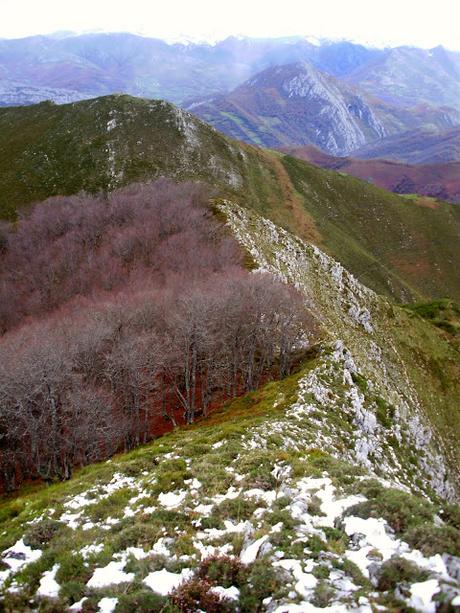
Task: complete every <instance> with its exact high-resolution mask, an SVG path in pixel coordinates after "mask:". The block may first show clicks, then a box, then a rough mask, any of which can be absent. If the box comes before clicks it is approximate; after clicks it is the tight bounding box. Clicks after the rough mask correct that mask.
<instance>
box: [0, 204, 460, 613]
mask: <svg viewBox="0 0 460 613" xmlns="http://www.w3.org/2000/svg"><path fill="white" fill-rule="evenodd" d="M216 206H217V208H218V210H219V212H220V214H221V215H223V216H225V218H226V219H227V221H228V224H229V227H230V228H231V229H232V231H233V232H234V233H235V236H236V237H237V238H238V239H239V240H240V241H241V243H242V244H243V245H244V246H245V247H246V248H247V249H248V250H249V253H250V255H251V257H252V259H253V261H254V263H255V264H257V265H258V266H259V267H261V268H263V269H265V270H267V269H268V270H270V271H271V272H272V273H274V274H276V275H278V276H281V277H282V278H283V279H284V280H285V281H286V282H289V283H296V284H297V285H298V286H299V287H300V288H301V290H302V291H304V292H305V297H306V299H307V301H308V302H309V303H310V304H311V306H314V308H315V312H317V313H318V315H319V317H320V319H321V325H322V327H323V332H324V340H323V342H322V344H321V345H320V346H319V347H317V351H316V353H314V354H312V356H311V357H310V359H308V360H307V361H306V362H305V363H304V364H303V365H302V367H301V368H300V370H299V372H298V373H297V374H296V375H294V376H292V377H290V378H288V379H285V380H284V381H282V382H278V383H271V384H269V385H267V386H266V387H264V388H262V389H261V390H259V391H258V392H255V393H253V394H250V395H248V396H245V397H243V398H241V399H238V400H236V401H234V402H233V403H232V404H230V405H229V406H228V407H226V408H225V409H224V410H223V411H220V412H217V413H214V414H213V416H212V417H211V418H210V419H209V420H207V421H205V422H203V423H201V424H197V425H195V426H193V427H189V428H187V429H183V430H180V431H177V432H175V433H173V434H171V435H167V436H165V437H163V438H161V439H159V440H158V441H156V442H155V443H154V444H152V445H149V446H146V447H144V448H141V449H138V450H137V451H135V452H133V453H131V454H129V455H125V456H121V457H116V458H114V459H113V460H112V461H110V462H108V463H105V464H102V465H96V466H94V467H90V468H87V469H85V470H83V471H81V473H80V474H79V475H78V476H77V477H76V478H75V479H73V480H72V481H70V482H68V483H65V484H59V485H55V486H53V487H51V488H48V489H42V490H38V491H35V492H33V493H32V494H31V495H30V494H29V495H24V496H22V497H19V498H17V499H14V500H10V501H5V502H4V503H3V504H2V505H1V507H0V521H1V527H2V534H1V536H0V550H1V552H2V554H1V560H2V570H1V571H0V584H1V587H0V589H1V590H2V598H3V600H4V604H5V606H6V607H7V608H8V607H9V608H10V609H13V610H15V611H22V610H27V609H28V608H30V607H32V608H38V607H41V608H42V609H43V610H54V609H57V610H83V611H90V610H92V609H94V608H95V607H96V606H98V605H99V607H100V608H103V607H107V608H109V607H110V610H115V612H116V613H121V612H123V611H128V610H133V609H134V610H139V611H143V610H145V611H155V610H158V611H160V610H162V611H190V610H192V611H194V610H207V611H211V610H216V611H236V610H242V611H268V612H270V613H275V612H276V613H282V612H286V611H293V612H299V613H300V612H301V611H302V612H305V611H312V612H313V611H321V610H325V609H324V607H330V608H329V610H331V611H332V610H333V611H336V612H338V613H339V612H340V613H342V612H343V613H345V612H346V611H354V610H356V611H360V612H361V613H371V611H373V610H375V608H378V607H382V608H383V609H384V610H394V609H398V608H401V607H404V606H406V607H412V608H414V609H415V610H421V611H422V610H423V611H434V610H435V607H436V602H443V603H444V606H449V603H451V606H452V607H455V606H456V605H457V603H458V601H459V596H460V583H459V582H458V575H457V573H458V557H455V556H458V555H459V554H460V526H459V524H458V507H456V506H454V505H452V504H450V505H449V504H446V502H445V500H443V499H444V498H446V497H447V498H451V499H455V498H456V497H457V496H458V494H459V492H458V490H456V487H457V486H456V484H455V481H456V477H457V472H456V471H458V466H459V462H458V459H459V458H458V446H456V445H453V444H452V443H453V442H454V440H455V437H456V436H457V437H458V432H459V426H460V424H459V413H458V396H456V395H458V393H459V387H458V377H457V379H456V378H455V377H453V378H452V381H451V385H450V387H449V389H448V390H445V391H444V395H443V396H442V394H443V392H441V393H440V390H439V389H438V384H437V383H436V379H435V377H433V376H432V375H430V374H429V373H430V372H431V373H432V372H434V371H433V370H432V365H431V367H430V370H429V371H428V374H427V371H426V365H425V364H424V357H425V356H426V355H427V354H425V353H424V352H428V353H430V351H431V349H432V348H433V347H432V345H435V346H436V348H437V349H436V353H435V354H433V355H432V356H431V357H432V359H434V360H436V361H437V363H438V366H439V367H442V366H445V365H448V368H449V371H448V372H449V376H450V375H452V374H454V369H455V368H458V365H459V357H458V353H457V354H455V352H454V350H453V349H452V348H451V347H450V346H449V345H448V344H447V343H445V341H443V339H442V337H440V336H439V335H438V332H437V330H436V329H435V328H434V327H432V326H431V324H429V323H427V322H424V321H423V320H422V319H420V318H419V317H417V316H413V317H411V316H410V315H409V314H408V313H406V311H404V310H402V309H399V308H395V307H392V306H391V305H390V304H389V303H388V302H387V301H385V300H382V299H380V298H378V297H377V296H376V295H375V294H374V293H373V292H372V291H370V290H368V289H367V288H365V287H363V286H362V285H360V284H359V283H358V282H357V281H356V279H354V278H353V277H352V276H351V275H350V274H349V273H348V272H347V271H346V270H344V269H343V267H342V266H341V265H340V264H339V263H338V262H335V261H333V260H332V259H330V258H329V257H328V256H327V255H326V254H324V253H323V252H321V251H320V250H319V249H317V248H316V247H314V246H312V245H308V244H306V243H304V242H303V241H301V240H299V239H298V238H296V237H294V236H293V235H290V234H289V233H287V232H285V231H284V230H282V229H281V228H277V227H276V226H274V225H273V224H272V223H271V222H269V221H268V220H266V219H263V218H261V217H259V216H258V215H256V214H255V213H251V212H250V211H248V210H247V209H244V208H242V207H240V206H238V205H236V204H234V203H231V202H229V201H226V202H220V203H219V204H216ZM420 342H422V343H423V346H419V343H420ZM414 349H417V353H416V354H415V355H416V359H415V360H414ZM446 374H447V372H446ZM419 376H423V383H422V384H420V383H421V382H420V381H419V380H418V378H419ZM431 396H433V397H434V398H435V400H436V404H435V405H433V406H432V405H431V404H430V402H427V400H432V399H433V398H431ZM441 396H442V397H441ZM451 401H452V402H453V404H449V403H450V402H451ZM455 409H456V410H455ZM422 494H424V495H422ZM69 539H71V540H72V546H73V551H72V554H69V552H68V543H69ZM181 584H182V585H181ZM69 607H72V608H71V609H69ZM326 610H328V609H326Z"/></svg>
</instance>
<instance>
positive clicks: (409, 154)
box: [352, 127, 460, 164]
mask: <svg viewBox="0 0 460 613" xmlns="http://www.w3.org/2000/svg"><path fill="white" fill-rule="evenodd" d="M352 155H353V156H354V157H358V158H364V159H372V158H385V159H386V160H395V161H400V162H405V163H407V164H443V163H445V162H452V161H460V128H458V127H457V128H452V129H449V130H444V131H441V132H439V131H438V130H433V129H428V128H420V129H418V130H410V131H408V132H404V133H403V134H397V135H395V136H388V137H386V138H384V139H382V140H381V141H379V142H376V143H372V144H370V145H366V146H365V147H362V148H361V149H358V150H357V151H353V152H352Z"/></svg>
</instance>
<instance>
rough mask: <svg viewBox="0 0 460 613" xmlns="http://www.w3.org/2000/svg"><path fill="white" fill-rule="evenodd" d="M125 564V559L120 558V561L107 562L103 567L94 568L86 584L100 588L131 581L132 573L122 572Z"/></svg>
mask: <svg viewBox="0 0 460 613" xmlns="http://www.w3.org/2000/svg"><path fill="white" fill-rule="evenodd" d="M125 565H126V561H125V560H122V561H121V562H109V564H107V566H104V567H103V568H96V570H95V571H94V573H93V576H92V577H91V579H90V580H89V581H88V583H87V586H88V587H94V588H101V587H107V586H108V585H118V584H119V583H129V582H131V581H132V580H133V579H134V573H125V572H123V569H124V567H125Z"/></svg>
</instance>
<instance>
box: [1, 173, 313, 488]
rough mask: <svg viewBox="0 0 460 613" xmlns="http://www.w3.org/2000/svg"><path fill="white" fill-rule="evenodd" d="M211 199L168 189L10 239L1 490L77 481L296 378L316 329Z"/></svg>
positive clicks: (70, 204) (94, 200)
mask: <svg viewBox="0 0 460 613" xmlns="http://www.w3.org/2000/svg"><path fill="white" fill-rule="evenodd" d="M209 198H210V194H209V192H208V191H207V189H206V188H205V187H203V186H201V185H197V184H192V183H188V184H181V185H176V184H174V183H172V182H170V181H166V180H161V181H158V182H156V183H153V184H149V185H132V186H130V187H128V188H124V189H122V190H119V191H117V192H115V193H113V194H112V195H110V196H109V197H108V198H105V197H90V196H85V195H80V196H72V197H59V198H53V199H50V200H48V201H46V202H43V203H41V204H37V205H35V206H34V207H33V208H32V209H29V211H28V213H26V214H24V216H23V217H22V218H21V219H20V220H19V222H18V223H17V224H16V225H15V226H8V225H4V226H3V227H2V228H1V237H0V240H1V243H0V245H1V250H2V258H1V270H0V325H1V329H2V333H3V335H2V337H1V338H0V455H1V470H2V474H1V481H2V487H3V488H4V489H6V490H12V489H15V488H16V487H18V485H19V484H20V483H21V482H22V481H23V480H25V479H33V478H43V479H47V480H52V479H57V478H60V479H65V478H68V477H70V475H71V472H72V469H73V467H75V466H81V465H84V464H87V463H90V462H94V461H96V460H99V459H103V458H107V457H108V456H110V455H111V454H113V453H114V452H115V451H117V450H125V449H130V448H133V447H134V446H136V445H138V444H140V443H143V442H146V441H147V440H148V439H150V438H151V437H152V436H155V435H156V434H157V433H158V429H160V431H161V425H160V426H159V424H166V423H168V424H169V425H176V423H177V422H179V421H180V422H182V423H183V422H188V423H190V422H192V421H193V420H194V419H195V418H196V417H197V415H206V414H207V413H208V411H209V410H210V408H212V407H215V406H219V405H221V404H222V403H223V402H224V401H225V400H227V399H229V398H232V397H235V396H237V395H239V394H241V393H244V392H245V391H248V390H253V389H256V388H257V387H258V386H259V385H260V384H261V383H262V382H264V381H267V380H269V379H270V378H274V377H283V376H285V375H286V374H288V373H289V372H290V370H291V368H292V366H293V361H294V359H295V356H296V355H297V354H298V352H299V350H300V349H301V348H302V347H305V344H306V342H307V336H306V331H308V330H312V329H313V324H312V319H311V316H310V315H309V314H308V313H307V311H306V310H305V307H304V305H303V302H302V299H301V297H300V295H299V294H298V293H297V292H296V291H295V290H293V289H292V288H288V287H286V286H285V285H283V284H282V283H281V282H279V281H277V280H275V279H274V278H273V277H272V276H270V275H267V274H262V273H249V272H248V271H246V270H245V269H244V267H243V265H242V253H241V252H240V250H239V247H238V245H237V244H236V242H235V241H234V240H233V239H232V238H230V237H229V236H228V235H227V233H226V230H225V228H224V227H223V226H222V225H221V224H219V223H217V221H216V220H215V219H214V218H213V216H212V213H211V212H210V209H209V207H208V206H206V204H207V203H208V201H209ZM163 427H164V425H163Z"/></svg>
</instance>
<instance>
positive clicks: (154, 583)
mask: <svg viewBox="0 0 460 613" xmlns="http://www.w3.org/2000/svg"><path fill="white" fill-rule="evenodd" d="M192 576H193V571H192V570H190V569H188V568H184V569H183V570H182V571H181V572H180V573H170V572H169V571H167V570H166V569H165V568H164V569H163V570H156V571H154V572H152V573H150V574H149V575H147V577H145V579H144V583H145V585H147V587H149V588H150V589H151V590H152V591H153V592H157V593H158V594H161V595H162V596H167V595H168V594H169V593H170V592H172V591H173V590H174V589H175V588H176V587H178V586H179V585H180V584H181V583H184V582H185V581H188V580H189V579H190V578H191V577H192Z"/></svg>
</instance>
